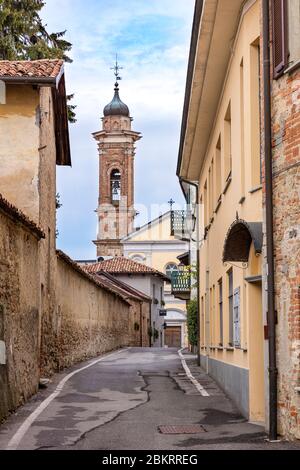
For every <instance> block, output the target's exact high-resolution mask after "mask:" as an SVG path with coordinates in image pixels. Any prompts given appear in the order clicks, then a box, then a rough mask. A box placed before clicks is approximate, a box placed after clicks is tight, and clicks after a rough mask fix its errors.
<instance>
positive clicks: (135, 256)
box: [131, 255, 144, 263]
mask: <svg viewBox="0 0 300 470" xmlns="http://www.w3.org/2000/svg"><path fill="white" fill-rule="evenodd" d="M131 259H132V260H133V261H136V262H137V263H143V261H144V258H143V257H142V256H141V255H134V256H132V258H131Z"/></svg>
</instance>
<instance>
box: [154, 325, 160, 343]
mask: <svg viewBox="0 0 300 470" xmlns="http://www.w3.org/2000/svg"><path fill="white" fill-rule="evenodd" d="M153 338H154V340H156V339H158V338H159V331H158V330H157V329H156V328H154V332H153Z"/></svg>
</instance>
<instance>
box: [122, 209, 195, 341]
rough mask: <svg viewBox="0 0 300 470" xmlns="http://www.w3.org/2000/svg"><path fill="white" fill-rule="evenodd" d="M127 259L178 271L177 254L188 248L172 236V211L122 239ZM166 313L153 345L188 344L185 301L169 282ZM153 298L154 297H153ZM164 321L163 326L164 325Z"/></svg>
mask: <svg viewBox="0 0 300 470" xmlns="http://www.w3.org/2000/svg"><path fill="white" fill-rule="evenodd" d="M121 242H122V244H123V252H124V256H125V257H126V258H130V259H132V260H134V261H138V262H140V263H143V264H146V265H148V266H150V267H152V268H155V269H157V270H158V271H160V272H163V273H165V274H167V276H169V277H171V275H172V273H174V271H175V272H176V271H177V270H178V265H179V263H180V262H179V259H178V256H180V255H182V254H183V253H184V252H186V251H188V250H189V244H188V243H187V242H185V241H181V240H176V239H175V237H174V236H173V235H171V212H167V213H165V214H164V215H162V216H160V217H157V218H156V219H154V220H153V221H151V222H149V223H148V224H146V225H144V226H143V227H141V228H139V229H137V230H136V231H135V232H132V233H131V234H130V235H128V236H127V237H125V238H123V240H122V241H121ZM164 289H165V292H164V299H165V306H164V309H165V310H166V314H167V315H166V316H165V317H162V318H161V322H160V325H155V328H157V327H158V326H159V328H160V329H162V344H156V346H170V347H171V346H174V347H185V346H187V331H186V302H185V301H184V300H178V299H176V298H175V297H174V296H173V295H172V293H171V285H170V284H168V283H165V288H164ZM154 297H155V296H154ZM163 323H165V324H166V327H165V328H163Z"/></svg>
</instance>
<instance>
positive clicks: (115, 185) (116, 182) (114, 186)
mask: <svg viewBox="0 0 300 470" xmlns="http://www.w3.org/2000/svg"><path fill="white" fill-rule="evenodd" d="M110 187H111V200H112V202H119V201H120V200H121V173H120V171H119V170H113V171H112V172H111V176H110Z"/></svg>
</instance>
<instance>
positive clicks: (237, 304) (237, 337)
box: [233, 287, 241, 348]
mask: <svg viewBox="0 0 300 470" xmlns="http://www.w3.org/2000/svg"><path fill="white" fill-rule="evenodd" d="M233 321H234V346H235V347H236V348H240V347H241V294H240V288H239V287H238V288H237V289H235V291H234V298H233Z"/></svg>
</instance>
